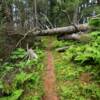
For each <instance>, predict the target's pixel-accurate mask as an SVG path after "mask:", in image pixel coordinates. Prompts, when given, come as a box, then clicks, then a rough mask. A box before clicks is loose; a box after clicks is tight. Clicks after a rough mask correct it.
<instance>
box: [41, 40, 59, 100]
mask: <svg viewBox="0 0 100 100" xmlns="http://www.w3.org/2000/svg"><path fill="white" fill-rule="evenodd" d="M49 41H51V40H49ZM51 48H52V43H51V42H49V43H48V48H47V50H46V71H45V75H44V88H45V96H44V98H43V100H58V96H57V93H56V77H55V68H54V63H53V55H52V51H51Z"/></svg>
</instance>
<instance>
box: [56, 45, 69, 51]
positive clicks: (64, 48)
mask: <svg viewBox="0 0 100 100" xmlns="http://www.w3.org/2000/svg"><path fill="white" fill-rule="evenodd" d="M68 48H69V47H68V46H64V47H60V48H57V49H56V51H57V52H64V51H65V50H66V49H68Z"/></svg>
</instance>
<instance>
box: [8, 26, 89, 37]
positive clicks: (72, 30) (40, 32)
mask: <svg viewBox="0 0 100 100" xmlns="http://www.w3.org/2000/svg"><path fill="white" fill-rule="evenodd" d="M88 29H89V25H88V24H79V25H71V26H67V27H58V28H53V29H46V30H36V29H32V30H29V31H28V32H27V33H26V34H9V35H11V36H13V35H19V36H23V35H24V36H25V37H26V36H51V35H60V34H70V33H76V32H79V31H86V30H88Z"/></svg>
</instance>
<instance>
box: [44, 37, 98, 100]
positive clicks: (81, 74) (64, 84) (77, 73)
mask: <svg viewBox="0 0 100 100" xmlns="http://www.w3.org/2000/svg"><path fill="white" fill-rule="evenodd" d="M43 43H44V44H45V48H46V50H45V53H46V55H45V60H44V63H45V66H46V69H45V71H44V73H45V74H44V76H43V77H44V92H45V96H44V97H43V100H66V99H68V100H88V99H89V100H92V99H91V98H92V95H94V97H93V98H96V97H95V96H96V95H97V94H96V93H94V91H99V90H97V88H98V85H97V84H96V83H95V81H93V80H92V78H93V77H92V75H91V74H92V73H93V72H92V71H91V70H90V69H91V67H89V66H86V67H85V66H80V65H78V64H75V63H73V62H70V61H69V60H70V58H69V56H66V53H67V52H68V50H67V51H66V52H61V53H59V52H57V51H56V49H57V48H59V47H63V45H66V44H64V43H61V42H59V41H57V39H56V38H54V37H46V38H45V39H44V42H43ZM72 45H74V44H72ZM72 45H70V46H72ZM75 46H76V44H75ZM70 55H71V54H70ZM94 88H95V90H94ZM87 90H89V91H88V92H87ZM94 100H97V99H94Z"/></svg>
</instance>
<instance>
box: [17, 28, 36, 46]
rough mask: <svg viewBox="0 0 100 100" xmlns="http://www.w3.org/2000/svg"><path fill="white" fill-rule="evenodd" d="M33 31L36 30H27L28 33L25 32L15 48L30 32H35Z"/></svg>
mask: <svg viewBox="0 0 100 100" xmlns="http://www.w3.org/2000/svg"><path fill="white" fill-rule="evenodd" d="M35 30H36V29H33V30H29V31H28V32H26V33H25V34H24V36H23V37H22V38H21V39H20V40H19V41H18V42H17V44H16V47H17V46H18V45H19V44H20V43H21V42H22V41H23V40H24V39H25V38H26V36H27V35H28V34H29V33H30V32H32V31H35Z"/></svg>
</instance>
